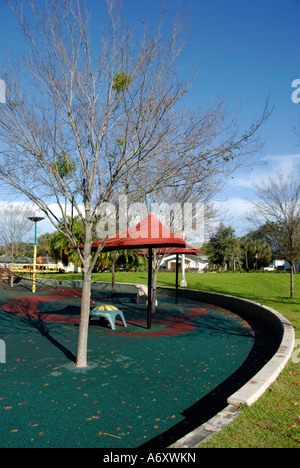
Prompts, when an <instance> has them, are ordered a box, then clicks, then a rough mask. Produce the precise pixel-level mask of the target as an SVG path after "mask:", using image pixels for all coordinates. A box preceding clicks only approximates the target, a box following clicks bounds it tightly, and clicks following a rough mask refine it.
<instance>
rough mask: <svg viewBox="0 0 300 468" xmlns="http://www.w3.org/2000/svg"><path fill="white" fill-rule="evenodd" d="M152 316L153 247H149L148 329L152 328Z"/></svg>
mask: <svg viewBox="0 0 300 468" xmlns="http://www.w3.org/2000/svg"><path fill="white" fill-rule="evenodd" d="M151 315H152V247H149V254H148V313H147V328H148V330H149V329H150V328H151Z"/></svg>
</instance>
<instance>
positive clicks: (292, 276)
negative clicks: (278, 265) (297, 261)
mask: <svg viewBox="0 0 300 468" xmlns="http://www.w3.org/2000/svg"><path fill="white" fill-rule="evenodd" d="M294 267H295V266H294V264H291V273H290V297H293V291H294Z"/></svg>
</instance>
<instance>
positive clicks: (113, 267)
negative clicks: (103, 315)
mask: <svg viewBox="0 0 300 468" xmlns="http://www.w3.org/2000/svg"><path fill="white" fill-rule="evenodd" d="M111 258H112V265H111V295H112V297H114V296H115V294H116V283H115V271H116V253H115V252H112V253H111Z"/></svg>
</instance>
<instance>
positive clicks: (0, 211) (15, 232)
mask: <svg viewBox="0 0 300 468" xmlns="http://www.w3.org/2000/svg"><path fill="white" fill-rule="evenodd" d="M31 215H32V210H30V208H29V207H28V205H26V204H25V203H24V204H14V203H3V204H2V205H1V206H0V242H1V243H2V245H3V246H4V247H5V250H7V251H9V252H10V255H11V261H12V262H14V261H15V260H16V258H17V257H18V256H19V255H20V253H21V250H20V246H21V243H22V242H28V240H29V233H30V232H32V222H31V221H29V220H28V219H27V218H28V216H31ZM32 239H33V237H32Z"/></svg>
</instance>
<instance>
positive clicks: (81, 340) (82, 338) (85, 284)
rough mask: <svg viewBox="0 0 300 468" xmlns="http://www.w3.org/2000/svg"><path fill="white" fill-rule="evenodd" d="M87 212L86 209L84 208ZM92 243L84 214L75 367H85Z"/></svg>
mask: <svg viewBox="0 0 300 468" xmlns="http://www.w3.org/2000/svg"><path fill="white" fill-rule="evenodd" d="M86 212H87V213H89V212H88V209H87V210H86ZM91 245H92V228H91V223H90V220H89V216H88V214H87V216H86V226H85V241H84V249H83V275H82V296H81V310H80V324H79V333H78V344H77V357H76V367H87V342H88V331H89V317H90V307H91V278H92V267H91V265H90V259H91Z"/></svg>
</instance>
